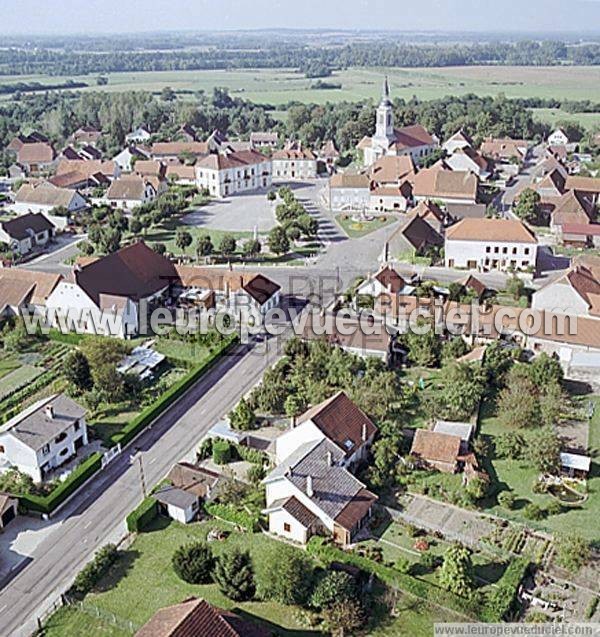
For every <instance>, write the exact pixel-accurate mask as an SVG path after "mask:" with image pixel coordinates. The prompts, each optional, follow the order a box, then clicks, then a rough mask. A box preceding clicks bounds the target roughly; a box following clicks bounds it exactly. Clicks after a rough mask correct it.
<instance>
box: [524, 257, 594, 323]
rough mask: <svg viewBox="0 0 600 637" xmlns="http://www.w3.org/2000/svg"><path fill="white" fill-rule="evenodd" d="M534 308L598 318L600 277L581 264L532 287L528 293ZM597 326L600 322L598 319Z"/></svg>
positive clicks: (553, 312)
mask: <svg viewBox="0 0 600 637" xmlns="http://www.w3.org/2000/svg"><path fill="white" fill-rule="evenodd" d="M531 307H532V309H534V310H540V311H546V312H551V313H552V314H568V315H571V316H585V317H588V318H598V319H600V281H598V279H596V277H595V276H594V274H593V273H592V271H591V270H589V269H588V268H586V267H585V266H582V265H576V266H574V267H572V268H571V269H570V270H569V271H568V272H567V273H566V274H564V275H563V276H561V277H560V278H559V279H556V280H555V281H550V282H549V283H547V284H546V285H545V286H543V287H542V288H540V289H539V290H536V291H535V292H534V293H533V295H532V297H531ZM599 328H600V323H599Z"/></svg>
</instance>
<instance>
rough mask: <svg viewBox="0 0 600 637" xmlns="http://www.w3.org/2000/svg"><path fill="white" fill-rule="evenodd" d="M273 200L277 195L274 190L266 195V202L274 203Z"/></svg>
mask: <svg viewBox="0 0 600 637" xmlns="http://www.w3.org/2000/svg"><path fill="white" fill-rule="evenodd" d="M275 199H277V193H276V192H275V191H274V190H269V192H268V193H267V200H268V201H275Z"/></svg>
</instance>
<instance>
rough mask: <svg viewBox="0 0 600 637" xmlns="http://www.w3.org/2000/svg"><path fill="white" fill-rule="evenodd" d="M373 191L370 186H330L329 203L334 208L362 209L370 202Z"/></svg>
mask: <svg viewBox="0 0 600 637" xmlns="http://www.w3.org/2000/svg"><path fill="white" fill-rule="evenodd" d="M370 198H371V193H370V191H369V189H368V188H330V190H329V205H330V206H331V208H333V209H334V210H341V209H343V208H347V207H348V208H353V209H355V210H361V209H362V208H366V207H367V206H368V205H369V203H370Z"/></svg>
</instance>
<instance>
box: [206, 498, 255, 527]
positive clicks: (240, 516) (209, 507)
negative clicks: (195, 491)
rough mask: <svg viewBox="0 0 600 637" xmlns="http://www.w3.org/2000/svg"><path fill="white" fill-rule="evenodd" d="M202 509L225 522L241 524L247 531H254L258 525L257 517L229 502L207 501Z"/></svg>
mask: <svg viewBox="0 0 600 637" xmlns="http://www.w3.org/2000/svg"><path fill="white" fill-rule="evenodd" d="M204 510H205V511H206V512H207V513H208V514H209V515H212V516H213V517H214V518H220V519H221V520H225V521H226V522H231V523H233V524H237V525H238V526H241V527H242V528H243V529H246V530H247V531H254V530H255V529H256V528H257V527H258V517H257V516H255V515H252V514H251V513H247V512H246V511H240V510H239V509H236V508H235V507H234V506H233V505H231V504H218V503H216V502H207V503H205V504H204Z"/></svg>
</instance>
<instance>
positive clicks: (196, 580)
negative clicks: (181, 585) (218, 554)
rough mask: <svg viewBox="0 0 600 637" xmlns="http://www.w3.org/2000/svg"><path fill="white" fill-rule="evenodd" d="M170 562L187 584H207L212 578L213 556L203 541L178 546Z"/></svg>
mask: <svg viewBox="0 0 600 637" xmlns="http://www.w3.org/2000/svg"><path fill="white" fill-rule="evenodd" d="M171 562H172V564H173V570H174V571H175V573H177V575H178V576H179V577H180V578H181V579H182V580H183V581H184V582H187V583H188V584H208V583H209V582H210V581H211V579H212V571H213V565H214V558H213V554H212V551H211V550H210V548H209V547H208V546H207V545H206V544H204V543H203V542H192V543H190V544H184V545H183V546H180V547H179V548H178V549H177V550H176V551H175V553H174V554H173V558H172V560H171Z"/></svg>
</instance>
